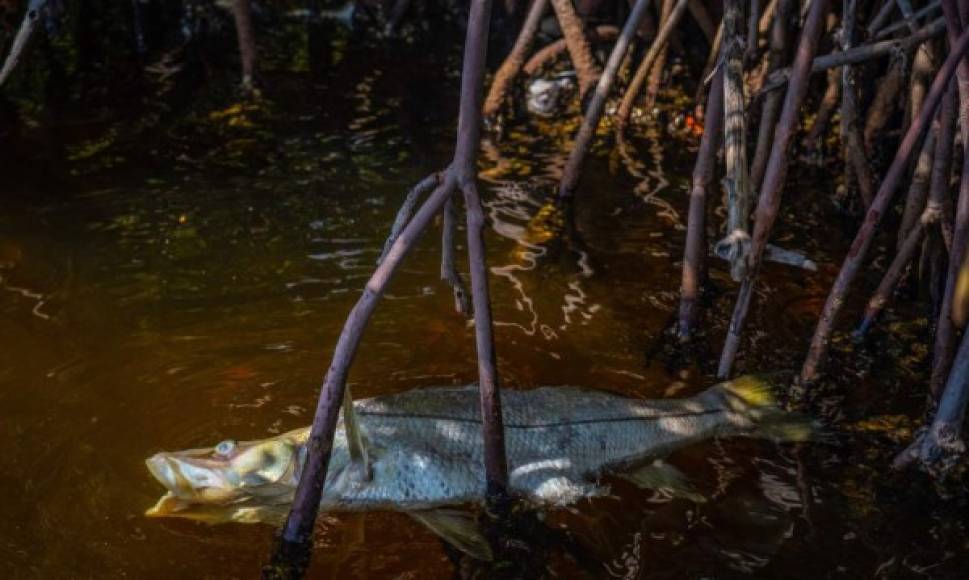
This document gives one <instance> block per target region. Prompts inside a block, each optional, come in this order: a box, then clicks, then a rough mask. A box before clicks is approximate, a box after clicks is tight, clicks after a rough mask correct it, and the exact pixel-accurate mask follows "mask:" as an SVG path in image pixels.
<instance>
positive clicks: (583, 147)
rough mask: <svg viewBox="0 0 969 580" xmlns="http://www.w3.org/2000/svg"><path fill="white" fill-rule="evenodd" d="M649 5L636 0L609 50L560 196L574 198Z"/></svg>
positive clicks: (575, 144) (570, 155) (576, 139)
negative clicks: (611, 93) (613, 89)
mask: <svg viewBox="0 0 969 580" xmlns="http://www.w3.org/2000/svg"><path fill="white" fill-rule="evenodd" d="M684 1H685V0H680V3H681V4H682V3H683V2H684ZM648 8H649V0H636V5H635V6H633V10H632V12H630V14H629V17H628V18H627V19H626V23H625V25H623V28H622V32H621V33H620V34H619V38H618V40H616V44H615V46H613V48H612V52H611V53H610V54H609V60H608V61H607V62H606V68H605V70H604V71H603V73H602V76H601V77H599V83H598V84H597V85H596V90H595V93H593V95H592V98H591V99H590V101H589V106H588V107H586V110H585V115H584V116H583V117H582V125H581V126H580V127H579V132H578V134H576V137H575V142H574V143H573V145H572V150H571V151H570V152H569V159H568V161H566V164H565V169H564V170H563V172H562V182H561V183H560V184H559V192H558V196H559V199H566V198H570V197H572V194H573V193H574V192H575V188H576V186H577V185H578V183H579V176H580V175H581V172H582V163H583V162H584V161H585V156H586V154H587V153H588V152H589V148H590V147H591V146H592V139H593V138H594V137H595V132H596V129H597V128H598V127H599V121H600V120H601V119H602V113H603V112H604V111H605V109H606V99H607V98H608V97H609V91H610V90H611V89H612V84H613V81H614V80H615V78H616V73H617V72H618V71H619V65H620V64H622V60H623V58H625V56H626V50H628V49H629V44H630V43H631V42H632V39H633V37H634V36H635V35H636V29H637V28H638V27H639V23H640V22H641V21H642V19H643V16H644V15H645V14H646V10H647V9H648ZM657 39H658V37H657Z"/></svg>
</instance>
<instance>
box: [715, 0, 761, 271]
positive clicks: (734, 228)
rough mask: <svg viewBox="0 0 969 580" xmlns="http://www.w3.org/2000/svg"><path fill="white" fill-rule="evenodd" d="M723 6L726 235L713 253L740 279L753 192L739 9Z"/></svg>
mask: <svg viewBox="0 0 969 580" xmlns="http://www.w3.org/2000/svg"><path fill="white" fill-rule="evenodd" d="M723 7H724V16H723V37H724V40H723V52H722V54H723V67H724V69H723V70H724V73H723V74H724V77H723V103H724V105H723V110H724V118H723V119H724V127H723V133H724V138H723V139H724V141H723V149H724V165H725V166H726V175H725V176H724V178H723V186H724V189H725V190H726V192H727V229H726V237H724V238H723V239H722V240H720V241H719V242H717V254H718V255H721V256H726V257H727V258H726V259H728V260H729V261H730V276H731V278H733V279H734V281H735V282H740V281H741V280H743V279H744V277H745V276H746V275H747V254H748V252H749V251H750V232H749V229H748V219H749V217H750V203H751V197H752V196H753V193H752V192H751V188H750V183H749V181H748V177H747V128H746V124H745V123H744V119H745V111H744V65H743V51H744V40H743V36H742V35H741V30H742V28H741V25H742V23H743V11H742V10H741V6H740V1H739V0H726V1H725V2H724V4H723ZM712 130H716V128H712Z"/></svg>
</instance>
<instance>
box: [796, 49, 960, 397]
mask: <svg viewBox="0 0 969 580" xmlns="http://www.w3.org/2000/svg"><path fill="white" fill-rule="evenodd" d="M967 49H969V34H963V35H962V36H960V37H959V41H958V43H957V44H956V45H954V46H952V49H951V52H950V53H949V56H948V57H947V58H946V60H945V62H944V63H943V64H942V67H941V68H940V69H939V72H938V74H936V76H935V79H934V80H933V81H932V86H931V88H930V89H929V94H928V95H927V96H926V98H925V102H924V104H923V106H922V110H921V111H920V112H919V116H918V117H917V118H916V119H915V120H913V122H912V124H911V125H909V128H908V131H906V133H905V137H904V138H903V139H902V142H901V144H900V145H899V147H898V151H897V152H896V154H895V159H894V160H893V161H892V164H891V166H890V167H889V169H888V172H887V173H886V174H885V178H884V179H883V180H882V183H881V186H880V187H879V188H878V193H877V194H876V195H875V199H874V200H873V201H872V203H871V206H870V207H869V208H868V212H867V213H866V215H865V220H864V222H863V223H862V225H861V227H860V228H859V229H858V234H857V235H856V236H855V239H854V241H853V242H852V244H851V248H850V249H849V250H848V255H847V256H846V257H845V261H844V263H843V264H842V266H841V270H840V271H839V272H838V277H837V278H836V279H835V281H834V284H833V285H832V287H831V292H830V293H829V294H828V299H827V301H826V302H825V305H824V309H823V311H822V312H821V318H820V320H819V321H818V325H817V328H816V329H815V331H814V337H813V338H812V339H811V346H810V348H809V350H808V354H807V357H806V359H805V361H804V366H803V368H802V369H801V376H800V383H801V385H802V387H807V385H809V384H810V383H811V382H813V381H814V380H815V379H816V378H817V377H818V373H819V371H820V365H821V361H822V359H823V358H824V355H825V354H826V352H827V349H828V346H829V343H830V337H831V333H832V331H833V330H834V324H835V321H836V319H837V316H838V313H839V312H840V310H841V307H842V306H843V305H844V299H845V294H846V293H847V291H848V288H849V287H850V285H851V282H852V281H853V280H854V278H855V276H856V275H857V273H858V270H859V269H860V268H861V264H862V262H863V261H864V259H865V255H866V254H867V251H868V247H869V246H870V245H871V240H872V237H873V235H874V232H875V229H876V228H877V226H878V222H879V221H881V217H882V215H884V213H885V211H886V210H887V209H888V204H889V203H890V202H891V198H892V196H893V194H894V193H895V190H896V189H897V188H898V186H899V183H900V181H901V179H902V176H903V174H904V172H905V168H906V166H907V165H908V161H909V158H910V157H911V155H912V152H913V151H914V149H915V146H916V144H917V142H918V140H919V139H920V138H921V137H922V135H923V134H924V133H925V130H926V129H927V128H928V126H929V124H930V122H931V119H932V116H933V115H934V114H935V110H936V108H937V107H938V105H939V102H940V101H941V100H942V95H943V93H944V92H945V89H946V85H947V84H948V82H949V80H950V79H951V78H952V75H953V74H954V73H955V69H956V65H957V64H958V62H959V61H960V60H961V59H962V56H963V55H964V54H965V53H966V50H967Z"/></svg>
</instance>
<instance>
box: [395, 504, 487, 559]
mask: <svg viewBox="0 0 969 580" xmlns="http://www.w3.org/2000/svg"><path fill="white" fill-rule="evenodd" d="M407 513H408V514H409V515H410V516H411V517H413V518H414V519H415V520H417V521H419V522H420V523H422V524H424V525H425V526H427V527H428V528H430V530H431V531H432V532H434V533H435V534H437V535H438V536H440V537H441V538H442V539H444V541H445V542H447V543H449V544H451V545H452V546H454V547H455V548H457V549H459V550H461V551H462V552H464V553H465V554H467V555H469V556H471V557H472V558H477V559H478V560H484V561H491V560H493V559H494V555H493V554H492V553H491V544H489V543H488V540H487V539H485V537H484V534H482V533H481V529H480V528H479V527H478V523H477V522H476V521H475V519H474V516H472V515H471V514H470V513H468V512H463V511H458V510H447V509H439V510H429V511H419V512H407Z"/></svg>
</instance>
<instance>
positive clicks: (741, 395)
mask: <svg viewBox="0 0 969 580" xmlns="http://www.w3.org/2000/svg"><path fill="white" fill-rule="evenodd" d="M718 386H719V388H720V389H721V390H722V392H723V393H724V394H725V397H724V398H725V399H726V401H727V404H728V405H729V406H730V408H731V409H733V410H734V411H736V412H738V413H739V414H740V415H741V416H743V417H744V419H745V423H748V427H749V428H750V429H751V434H752V435H753V436H755V437H763V438H765V439H771V440H773V441H790V442H797V441H809V440H811V439H812V438H813V436H814V433H815V431H816V426H815V424H814V422H813V421H812V420H811V419H810V418H808V417H806V416H803V415H799V414H797V413H789V412H787V411H785V410H783V409H782V408H781V407H780V406H778V404H777V400H776V399H775V398H774V394H773V392H772V390H771V387H770V384H769V383H768V382H767V381H766V380H764V379H763V378H760V377H756V376H754V375H744V376H742V377H738V378H736V379H734V380H732V381H727V382H725V383H722V384H720V385H718Z"/></svg>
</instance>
